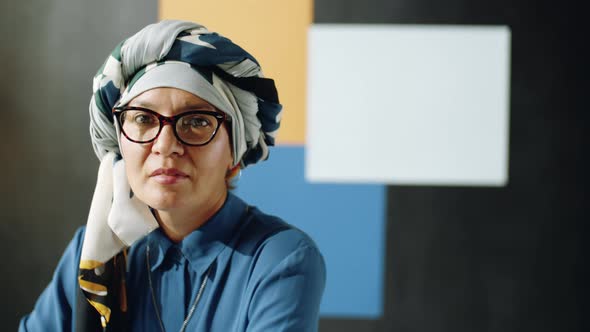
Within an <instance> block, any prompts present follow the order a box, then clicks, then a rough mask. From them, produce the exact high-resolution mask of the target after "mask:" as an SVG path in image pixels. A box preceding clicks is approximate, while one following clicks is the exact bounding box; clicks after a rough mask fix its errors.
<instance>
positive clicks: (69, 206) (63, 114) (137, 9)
mask: <svg viewBox="0 0 590 332" xmlns="http://www.w3.org/2000/svg"><path fill="white" fill-rule="evenodd" d="M156 18H157V2H156V1H140V0H116V1H115V0H106V1H90V0H86V1H79V0H43V1H21V2H19V1H3V2H2V4H1V5H0V27H1V30H0V31H1V36H2V37H1V40H0V47H1V49H0V63H2V66H1V67H2V71H1V75H2V78H3V79H2V80H0V100H1V101H2V106H1V112H0V114H2V120H1V121H0V135H2V136H1V138H0V156H1V158H2V161H1V162H0V174H2V175H1V183H0V220H1V222H0V252H2V256H3V260H2V264H1V266H2V273H1V274H0V284H1V285H2V296H1V297H0V308H1V310H2V314H0V326H2V328H1V330H3V331H15V330H16V327H17V324H18V320H19V318H20V316H22V315H23V314H25V313H26V312H28V311H30V310H31V309H32V307H33V304H34V301H35V300H36V298H37V296H38V295H39V294H40V292H41V291H42V290H43V288H44V287H45V285H46V284H47V283H48V282H49V280H50V278H51V273H52V271H53V269H54V268H55V265H56V263H57V261H58V259H59V257H60V256H61V253H62V251H63V250H64V248H65V246H66V244H67V243H68V242H69V240H70V239H71V237H72V235H73V233H74V230H75V229H76V228H77V227H79V226H80V225H83V224H84V223H85V222H86V217H87V214H88V208H89V206H90V200H91V196H92V191H93V189H94V183H95V180H96V171H97V169H98V160H97V159H96V157H95V156H94V153H93V152H92V147H91V144H90V138H89V135H88V121H89V120H88V102H89V100H90V95H91V93H92V76H93V75H94V73H95V72H96V70H97V69H98V67H99V66H100V65H101V64H102V62H103V61H104V59H106V56H107V55H108V54H109V52H110V50H111V49H113V48H114V46H115V45H116V44H117V43H118V42H119V41H121V40H122V39H123V38H125V37H127V36H128V35H130V34H131V33H133V32H135V31H137V30H139V29H140V28H141V27H142V26H144V25H146V24H148V23H151V22H154V21H155V20H156Z"/></svg>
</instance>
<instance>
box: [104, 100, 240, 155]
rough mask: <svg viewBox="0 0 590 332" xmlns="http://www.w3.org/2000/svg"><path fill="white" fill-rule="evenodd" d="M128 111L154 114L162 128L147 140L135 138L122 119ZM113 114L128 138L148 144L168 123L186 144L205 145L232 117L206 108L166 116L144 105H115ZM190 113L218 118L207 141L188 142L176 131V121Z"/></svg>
mask: <svg viewBox="0 0 590 332" xmlns="http://www.w3.org/2000/svg"><path fill="white" fill-rule="evenodd" d="M126 111H142V112H147V113H150V114H153V115H154V116H155V117H156V118H158V121H159V123H160V128H159V129H158V133H157V134H156V136H155V137H154V138H152V139H150V140H147V141H138V140H134V139H132V138H130V137H129V136H128V135H127V133H126V132H125V129H123V121H122V119H121V115H122V114H123V113H124V112H126ZM113 114H114V115H115V117H116V118H117V123H118V124H119V128H120V129H121V132H122V133H123V135H125V137H126V138H127V139H128V140H130V141H131V142H133V143H138V144H147V143H151V142H153V141H155V140H156V139H157V138H158V137H159V136H160V133H162V128H164V126H165V125H166V124H170V125H171V126H172V132H174V136H176V139H177V140H178V141H179V142H181V143H182V144H184V145H188V146H203V145H207V144H209V143H210V142H211V141H212V140H213V139H214V138H215V135H217V132H218V131H219V128H220V127H221V125H222V124H223V123H224V122H226V121H227V122H230V118H228V117H227V115H226V114H225V113H222V112H215V111H205V110H194V111H188V112H183V113H180V114H176V115H175V116H165V115H162V114H160V113H158V112H156V111H153V110H151V109H149V108H144V107H139V106H123V107H115V108H114V109H113ZM190 114H206V115H212V116H214V117H215V118H216V119H217V127H216V128H215V130H214V131H213V134H212V135H211V137H210V138H209V139H208V140H207V141H206V142H205V143H200V144H191V143H187V142H185V141H184V140H183V139H182V138H180V136H179V135H178V132H177V131H176V123H177V122H178V120H180V118H182V117H183V116H186V115H190Z"/></svg>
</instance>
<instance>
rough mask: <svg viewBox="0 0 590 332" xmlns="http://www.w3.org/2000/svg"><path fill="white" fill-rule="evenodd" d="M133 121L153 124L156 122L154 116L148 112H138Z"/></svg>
mask: <svg viewBox="0 0 590 332" xmlns="http://www.w3.org/2000/svg"><path fill="white" fill-rule="evenodd" d="M133 121H134V122H135V123H137V124H142V125H144V124H152V123H153V122H154V119H153V117H151V116H149V115H146V114H137V115H135V117H133Z"/></svg>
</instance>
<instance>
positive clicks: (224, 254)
mask: <svg viewBox="0 0 590 332" xmlns="http://www.w3.org/2000/svg"><path fill="white" fill-rule="evenodd" d="M83 239H84V228H81V229H80V230H79V231H78V232H77V233H76V235H75V237H74V239H73V240H72V242H71V243H70V244H69V245H68V247H67V249H66V251H65V253H64V255H63V257H62V258H61V260H60V262H59V264H58V266H57V269H56V271H55V273H54V275H53V279H52V281H51V282H50V284H49V285H48V286H47V288H46V289H45V290H44V291H43V293H42V294H41V296H40V297H39V299H38V300H37V303H36V304H35V308H34V310H33V312H31V313H30V314H29V315H27V316H25V317H24V318H23V319H22V320H21V322H20V326H19V331H48V332H51V331H56V332H57V331H71V330H73V327H75V323H74V318H75V316H76V315H75V313H74V311H75V303H76V298H75V296H76V294H77V288H78V287H79V285H78V278H77V276H78V267H79V261H80V252H81V249H82V240H83ZM148 246H149V264H147V260H146V257H147V256H148V255H146V251H147V249H148ZM127 258H128V271H127V295H128V296H127V298H128V306H129V318H130V321H131V325H132V326H131V330H132V331H142V332H151V331H154V332H156V331H157V332H160V331H161V328H160V323H159V321H158V317H157V315H156V311H155V309H154V303H153V302H154V301H153V300H152V293H151V291H150V283H149V279H148V270H149V273H151V279H152V285H151V286H152V289H153V294H154V298H155V302H156V303H155V304H156V306H157V308H158V310H159V313H160V316H161V318H162V323H163V325H164V328H165V329H166V331H168V332H171V331H179V330H180V327H181V325H182V323H183V321H184V319H185V317H186V315H187V314H188V312H189V310H190V307H191V306H192V305H193V303H194V299H195V296H196V294H197V292H198V290H199V288H200V286H201V285H202V282H203V280H204V278H205V276H206V273H207V270H208V269H209V268H210V269H211V270H210V272H209V275H208V277H207V279H208V280H207V283H206V286H205V288H204V290H203V294H202V297H201V300H200V301H199V303H198V305H197V306H196V308H195V312H194V314H193V315H192V316H191V318H190V320H189V322H188V325H187V329H186V330H187V331H222V332H227V331H250V332H253V331H317V325H318V319H319V305H320V300H321V296H322V293H323V290H324V285H325V279H326V271H325V264H324V260H323V258H322V255H321V253H320V252H319V250H318V248H317V246H316V245H315V244H314V242H313V241H312V240H311V239H310V238H309V237H308V236H307V235H306V234H305V233H303V232H302V231H301V230H298V229H296V228H294V227H293V226H291V225H289V224H287V223H285V222H283V221H282V220H280V219H279V218H276V217H273V216H269V215H266V214H264V213H262V212H260V211H259V210H258V209H257V208H255V207H250V206H248V205H247V204H245V203H244V202H243V201H242V200H241V199H239V198H238V197H237V196H235V195H233V194H231V193H229V194H228V198H227V200H226V202H225V203H224V205H223V207H222V208H221V209H220V210H219V211H218V212H217V213H216V214H215V215H214V216H213V217H212V218H211V219H210V220H209V221H208V222H207V223H205V224H204V225H203V226H202V227H200V228H199V229H197V230H195V231H194V232H192V233H190V234H189V235H188V236H187V237H185V238H184V239H183V240H182V241H181V242H180V243H177V244H175V243H173V242H172V241H170V240H169V239H168V238H167V237H166V235H164V233H163V232H162V231H161V230H160V229H157V230H155V231H153V232H152V233H151V234H149V235H148V236H146V237H145V238H143V239H142V240H140V241H138V243H135V244H134V245H133V246H132V247H131V248H130V249H129V253H128V256H127Z"/></svg>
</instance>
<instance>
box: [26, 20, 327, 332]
mask: <svg viewBox="0 0 590 332" xmlns="http://www.w3.org/2000/svg"><path fill="white" fill-rule="evenodd" d="M93 89H94V94H93V97H92V100H91V103H90V115H91V128H90V129H91V136H92V142H93V146H94V149H95V152H96V153H97V155H98V157H99V159H101V166H100V169H99V174H98V180H97V185H96V189H95V193H94V197H93V200H92V205H91V208H90V213H89V217H88V222H87V225H86V227H85V228H82V229H80V230H79V231H78V233H77V234H76V235H75V237H74V239H73V240H72V242H71V243H70V245H69V246H68V248H67V249H66V251H65V253H64V256H63V257H62V259H61V261H60V263H59V265H58V267H57V269H56V271H55V274H54V277H53V280H52V281H51V283H50V284H49V285H48V287H47V288H46V290H45V291H44V292H43V293H42V294H41V296H40V298H39V299H38V301H37V303H36V305H35V308H34V310H33V312H32V313H31V314H29V315H27V316H26V317H24V318H23V319H22V321H21V324H20V327H19V331H70V330H76V331H179V330H180V331H185V330H187V331H189V330H190V331H224V332H225V331H315V330H317V323H318V311H319V303H320V299H321V295H322V292H323V288H324V283H325V266H324V262H323V258H322V256H321V254H320V252H319V251H318V249H317V247H316V245H315V244H314V242H313V241H312V240H311V239H310V238H309V237H308V236H307V235H306V234H304V233H303V232H301V231H300V230H297V229H296V228H294V227H292V226H290V225H288V224H286V223H285V222H283V221H281V220H280V219H278V218H276V217H272V216H269V215H266V214H264V213H262V212H261V211H259V210H258V209H257V208H255V207H251V206H248V205H247V204H246V203H245V202H243V201H242V200H241V199H240V198H238V197H236V196H235V195H233V194H232V193H230V192H228V188H229V187H230V186H231V179H232V177H233V176H235V175H236V174H237V173H238V172H239V170H240V168H244V167H246V166H248V165H251V164H254V163H256V162H258V161H260V160H264V159H266V158H267V157H268V146H270V145H273V144H274V136H275V133H276V131H277V129H278V126H279V120H280V111H281V106H280V104H279V103H278V98H277V94H276V89H275V87H274V82H273V81H272V80H269V79H265V78H263V76H262V72H261V70H260V67H259V65H258V63H257V62H256V60H255V59H254V58H253V57H252V56H251V55H250V54H248V53H247V52H245V51H244V50H243V49H241V48H240V47H239V46H237V45H235V44H233V43H232V42H231V41H230V40H228V39H226V38H224V37H221V36H219V35H218V34H216V33H212V32H210V31H208V30H207V29H206V28H204V27H203V26H200V25H197V24H194V23H190V22H182V21H162V22H159V23H157V24H153V25H150V26H147V27H146V28H144V29H143V30H141V31H140V32H138V33H137V34H136V35H134V36H132V37H131V38H129V39H127V40H126V41H124V42H123V43H121V44H120V45H119V46H118V47H117V48H116V49H115V50H114V51H113V53H112V54H111V56H110V57H109V58H108V59H107V61H106V62H105V64H104V65H103V67H102V68H101V69H100V70H99V72H98V74H97V75H96V77H95V78H94V84H93Z"/></svg>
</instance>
